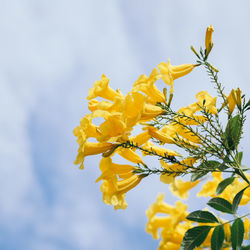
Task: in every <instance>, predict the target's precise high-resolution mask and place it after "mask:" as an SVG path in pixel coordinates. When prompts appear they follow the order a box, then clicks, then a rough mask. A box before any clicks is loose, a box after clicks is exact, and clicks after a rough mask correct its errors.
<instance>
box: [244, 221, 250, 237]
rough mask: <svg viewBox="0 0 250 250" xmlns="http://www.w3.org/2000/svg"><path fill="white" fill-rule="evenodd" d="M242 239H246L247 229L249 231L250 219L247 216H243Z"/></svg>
mask: <svg viewBox="0 0 250 250" xmlns="http://www.w3.org/2000/svg"><path fill="white" fill-rule="evenodd" d="M244 229H245V230H244V231H245V233H244V239H246V240H247V239H248V234H249V231H250V221H249V219H248V218H247V217H245V218H244Z"/></svg>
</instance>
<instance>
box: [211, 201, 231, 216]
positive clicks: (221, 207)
mask: <svg viewBox="0 0 250 250" xmlns="http://www.w3.org/2000/svg"><path fill="white" fill-rule="evenodd" d="M207 204H208V205H209V206H210V207H212V208H214V209H216V210H218V211H221V212H224V213H228V214H232V213H233V212H232V204H231V203H230V202H229V201H227V200H225V199H223V198H219V197H216V198H212V199H211V200H209V201H208V203H207Z"/></svg>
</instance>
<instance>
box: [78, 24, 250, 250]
mask: <svg viewBox="0 0 250 250" xmlns="http://www.w3.org/2000/svg"><path fill="white" fill-rule="evenodd" d="M213 31H214V30H213V27H212V26H209V27H208V28H207V31H206V37H205V49H204V50H203V49H202V48H201V49H200V52H199V53H197V51H196V50H195V49H194V47H193V46H191V49H192V51H193V52H194V53H195V55H196V56H197V61H196V64H182V65H176V66H174V65H171V64H170V60H168V62H167V63H165V62H162V63H160V64H159V65H158V66H157V68H154V69H153V70H152V72H151V74H150V75H149V76H146V75H141V76H139V78H138V79H137V80H136V81H135V82H134V84H133V86H132V89H131V91H130V92H129V93H127V94H126V95H124V94H123V93H122V92H121V91H120V90H119V89H117V90H114V89H112V88H111V87H110V86H109V79H108V78H107V77H106V76H105V75H102V77H101V79H100V80H99V81H96V82H95V83H94V85H93V87H92V88H91V89H90V90H89V92H88V96H87V100H89V104H88V108H89V110H90V114H86V115H85V116H84V117H83V118H82V119H81V121H80V125H79V126H77V127H76V128H75V129H74V131H73V133H74V135H75V136H76V137H77V142H78V144H79V148H78V155H77V157H76V160H75V164H76V165H80V167H79V168H80V169H84V158H85V157H86V156H91V155H101V156H102V158H101V160H100V163H99V167H100V171H101V175H100V176H99V177H98V178H97V179H96V182H99V181H101V182H102V183H101V186H100V189H101V192H102V193H103V202H104V203H106V204H108V205H113V206H114V208H115V209H125V208H126V207H127V203H126V200H125V195H126V193H127V192H128V191H129V190H131V189H133V188H134V187H136V186H137V185H138V184H139V183H140V182H141V180H142V179H143V178H145V177H147V176H148V175H150V174H160V180H161V181H162V182H163V183H166V184H169V188H170V191H171V192H172V194H173V195H174V196H176V197H178V198H180V199H187V198H188V192H189V190H190V189H192V188H194V187H197V185H200V187H201V189H200V191H199V192H198V194H197V196H198V197H200V196H203V197H209V198H210V200H209V201H208V202H207V205H208V206H210V207H211V208H213V209H215V210H217V211H219V212H222V213H227V214H228V215H233V216H234V219H232V220H229V221H226V220H224V219H222V218H221V216H220V215H216V216H215V215H214V214H213V213H212V212H210V211H208V210H207V209H206V210H197V211H194V212H191V213H189V212H187V205H185V204H183V203H182V202H181V201H177V202H176V204H175V206H171V205H168V204H167V203H165V202H164V201H163V199H164V195H159V196H158V197H157V201H156V202H155V203H153V204H152V205H151V206H150V208H149V209H148V210H147V216H148V223H147V225H146V231H147V232H148V233H150V234H152V236H153V238H155V239H158V238H159V232H160V233H161V242H160V245H159V249H181V250H184V249H188V250H189V249H190V250H191V249H194V248H196V249H203V248H207V247H211V248H212V250H213V249H229V248H230V247H231V246H232V248H233V249H245V248H244V247H243V248H241V247H242V244H243V243H244V241H243V238H244V237H245V239H247V237H248V232H249V229H250V228H249V226H250V221H249V219H248V218H247V216H248V215H249V214H246V215H243V216H240V215H238V206H239V205H240V206H243V205H246V204H248V202H249V201H250V188H249V187H250V181H249V178H250V176H249V175H248V174H247V171H248V170H249V168H247V167H243V166H242V164H241V162H242V158H243V152H240V151H239V149H238V146H239V143H240V139H241V138H242V133H243V125H244V122H245V119H246V115H245V113H246V111H248V110H250V101H248V102H246V99H245V95H242V92H241V90H240V89H239V88H237V89H232V90H231V92H230V93H229V95H226V94H225V93H224V88H223V87H222V85H221V83H220V82H219V81H218V76H217V74H218V70H217V69H216V68H215V67H214V66H212V65H211V64H210V63H209V62H208V61H207V60H208V56H209V54H210V52H211V50H212V48H213V42H212V34H213ZM198 66H204V67H205V69H206V70H207V72H208V75H209V77H210V79H211V82H213V83H214V84H215V88H216V89H217V92H218V96H216V97H212V96H211V95H210V94H209V93H208V92H207V91H200V92H199V93H197V94H196V95H195V97H196V101H195V102H194V103H191V104H189V105H187V106H185V107H181V108H180V109H179V110H177V111H174V110H173V109H172V107H171V103H172V100H173V95H174V81H175V80H176V79H178V78H180V77H183V76H185V75H187V74H188V73H190V72H191V71H192V70H193V69H194V68H195V67H198ZM159 80H162V81H163V82H165V83H166V85H167V86H170V89H169V90H167V88H164V89H163V90H160V89H159V86H157V85H156V84H157V83H158V81H159ZM168 92H169V95H167V93H168ZM218 99H220V101H221V104H220V106H219V105H218V104H217V101H218ZM222 111H224V113H225V114H226V115H227V121H226V123H225V121H223V122H221V119H220V116H221V115H220V114H221V113H222ZM135 128H136V129H135ZM138 128H139V129H140V130H139V129H138ZM138 131H140V132H139V133H138ZM166 144H169V146H168V147H165V146H166ZM173 149H176V150H173ZM148 155H151V156H155V157H157V158H158V160H159V162H160V164H159V165H160V167H159V168H150V167H149V166H148V165H147V164H146V163H145V161H144V158H143V156H148ZM116 156H119V157H122V158H123V159H124V161H125V163H124V164H118V163H116V162H115V161H116V159H117V157H116ZM188 174H190V175H191V178H190V181H184V180H183V178H182V176H183V175H188ZM209 175H210V176H211V177H212V180H209V181H207V182H206V183H203V181H204V179H205V178H206V177H208V176H209ZM229 175H230V176H229ZM201 185H202V186H201ZM159 213H160V214H163V215H164V216H162V215H161V216H159ZM243 218H244V222H243ZM231 224H232V225H231ZM247 249H248V248H247Z"/></svg>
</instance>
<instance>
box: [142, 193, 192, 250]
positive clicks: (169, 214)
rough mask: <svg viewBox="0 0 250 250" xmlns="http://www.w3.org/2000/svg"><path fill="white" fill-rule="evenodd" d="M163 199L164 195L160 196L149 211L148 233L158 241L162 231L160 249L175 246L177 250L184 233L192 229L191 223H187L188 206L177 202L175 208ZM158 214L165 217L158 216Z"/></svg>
mask: <svg viewBox="0 0 250 250" xmlns="http://www.w3.org/2000/svg"><path fill="white" fill-rule="evenodd" d="M163 198H164V195H163V194H160V195H158V196H157V201H156V202H155V203H153V204H152V205H151V206H150V208H149V209H148V210H147V212H146V214H147V216H148V222H147V224H146V232H148V233H150V234H152V236H153V238H155V239H158V238H159V231H160V230H161V237H162V241H161V243H160V246H159V249H169V248H168V247H174V246H175V247H177V248H175V249H179V247H180V244H181V242H182V239H183V236H184V233H185V232H186V231H187V230H188V229H189V228H190V227H191V223H190V222H186V216H187V214H188V213H187V211H186V210H187V205H184V204H183V203H182V202H181V201H177V202H176V203H175V207H174V206H170V205H168V204H167V203H165V202H164V201H163ZM157 213H161V214H163V215H162V216H158V215H157ZM170 249H172V248H170ZM173 249H174V248H173Z"/></svg>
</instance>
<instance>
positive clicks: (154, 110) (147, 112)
mask: <svg viewBox="0 0 250 250" xmlns="http://www.w3.org/2000/svg"><path fill="white" fill-rule="evenodd" d="M162 113H163V110H162V108H161V107H159V106H155V105H152V104H150V103H145V104H144V108H143V111H142V114H141V118H140V122H142V121H149V120H152V119H153V118H155V117H156V116H158V115H160V114H162Z"/></svg>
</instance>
